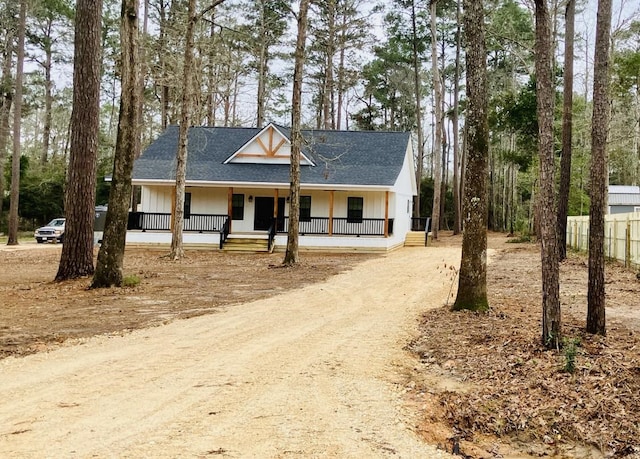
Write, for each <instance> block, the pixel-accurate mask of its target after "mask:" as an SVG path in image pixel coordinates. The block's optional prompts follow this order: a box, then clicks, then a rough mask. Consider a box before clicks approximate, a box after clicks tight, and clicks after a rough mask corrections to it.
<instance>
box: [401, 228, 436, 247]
mask: <svg viewBox="0 0 640 459" xmlns="http://www.w3.org/2000/svg"><path fill="white" fill-rule="evenodd" d="M429 237H431V233H429ZM426 245H429V244H428V243H427V244H426ZM404 246H405V247H425V234H424V231H410V232H408V233H407V236H406V237H405V240H404Z"/></svg>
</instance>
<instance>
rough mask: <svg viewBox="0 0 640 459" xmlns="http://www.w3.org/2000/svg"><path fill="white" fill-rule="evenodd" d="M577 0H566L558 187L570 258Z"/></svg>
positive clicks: (561, 251) (563, 247)
mask: <svg viewBox="0 0 640 459" xmlns="http://www.w3.org/2000/svg"><path fill="white" fill-rule="evenodd" d="M575 19H576V2H575V0H567V9H566V12H565V36H564V88H563V89H564V96H563V106H562V158H561V160H560V189H559V191H558V260H560V261H562V260H564V259H565V258H567V215H568V213H569V191H570V188H571V150H572V145H571V141H572V135H571V134H572V129H573V50H574V46H573V44H574V35H575V33H574V28H575Z"/></svg>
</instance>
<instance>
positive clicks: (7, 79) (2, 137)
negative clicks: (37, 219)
mask: <svg viewBox="0 0 640 459" xmlns="http://www.w3.org/2000/svg"><path fill="white" fill-rule="evenodd" d="M12 56H13V36H12V35H11V34H10V33H9V28H7V33H6V43H5V47H4V51H3V54H2V58H3V61H2V75H0V171H4V167H5V163H6V158H7V143H8V142H9V118H10V113H11V104H12V102H13V88H12V86H13V81H12V79H11V63H12ZM6 186H7V184H6V181H5V175H4V173H2V174H0V193H1V194H2V196H4V192H5V189H6ZM2 201H3V200H2V199H0V222H1V221H2Z"/></svg>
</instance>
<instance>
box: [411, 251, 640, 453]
mask: <svg viewBox="0 0 640 459" xmlns="http://www.w3.org/2000/svg"><path fill="white" fill-rule="evenodd" d="M586 269H587V268H586V265H585V263H584V257H583V256H580V255H576V254H571V255H570V259H569V260H568V261H566V262H564V263H563V264H562V268H561V283H562V289H561V292H562V293H561V296H562V298H561V302H562V305H563V332H564V347H563V349H560V350H546V349H545V348H544V347H543V346H542V344H541V308H542V307H541V293H540V292H541V283H540V274H539V271H540V259H539V253H538V252H537V247H536V246H535V245H520V244H519V245H518V247H514V248H513V249H505V250H501V251H500V252H499V253H498V254H497V256H496V257H495V258H494V260H493V261H492V262H491V264H490V266H489V274H488V290H489V301H490V305H491V309H490V311H488V312H487V313H477V312H469V311H467V312H452V311H450V307H449V306H443V307H442V308H440V309H437V310H433V311H430V312H428V313H426V314H425V315H424V317H423V320H422V324H421V336H420V337H419V338H418V339H416V340H415V341H414V342H413V343H412V344H411V346H410V349H411V350H412V351H414V352H416V353H417V354H418V355H419V357H420V360H421V362H422V364H423V367H422V368H421V370H422V371H424V372H427V373H431V374H435V375H440V376H444V377H449V378H452V379H453V380H455V381H458V382H460V383H462V384H463V386H462V388H460V387H456V388H455V390H448V389H446V388H444V389H442V390H433V388H429V387H424V386H423V387H421V388H418V389H416V390H417V391H421V392H422V394H426V395H427V396H428V397H427V398H428V401H429V403H431V404H432V405H435V406H433V407H432V409H430V410H426V412H425V413H426V415H425V419H424V422H425V425H423V426H422V430H423V431H424V430H430V429H432V427H431V426H432V425H433V424H445V425H446V426H447V428H448V430H444V432H448V438H444V439H442V438H441V439H440V442H441V444H442V445H443V447H445V448H446V449H448V450H449V451H454V450H455V449H456V448H460V453H461V454H464V455H467V457H503V456H501V455H500V454H501V453H500V452H499V450H500V448H499V447H497V446H496V445H497V444H500V443H502V444H507V445H508V446H511V447H513V448H515V449H516V450H519V451H522V452H524V453H527V454H531V455H534V456H554V455H555V456H557V457H585V458H586V457H598V456H599V455H600V457H602V456H605V457H640V360H639V358H638V352H639V350H640V342H639V339H638V337H639V335H638V326H639V325H640V313H637V314H636V311H635V309H636V308H637V307H640V293H639V289H638V281H637V279H635V276H634V275H633V274H634V273H629V272H628V271H625V270H624V269H623V268H621V267H620V266H617V265H613V264H611V265H609V266H608V267H607V304H608V311H607V314H608V317H611V319H610V320H609V321H608V329H607V336H606V337H602V336H593V335H590V334H587V333H586V332H585V331H584V326H585V325H584V322H585V320H586V288H587V287H586V286H587V284H586ZM621 298H623V301H621ZM616 309H618V311H616ZM571 366H573V367H574V368H573V371H572V372H570V371H568V370H571ZM427 435H428V434H427ZM478 444H482V445H483V446H484V447H483V448H476V447H475V446H477V445H478ZM465 445H468V446H469V448H468V449H467V450H466V451H465ZM472 445H475V446H472ZM600 453H601V454H600Z"/></svg>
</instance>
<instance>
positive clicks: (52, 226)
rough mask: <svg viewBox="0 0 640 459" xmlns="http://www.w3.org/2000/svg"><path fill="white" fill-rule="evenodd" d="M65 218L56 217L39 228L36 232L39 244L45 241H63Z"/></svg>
mask: <svg viewBox="0 0 640 459" xmlns="http://www.w3.org/2000/svg"><path fill="white" fill-rule="evenodd" d="M64 222H65V219H64V218H54V219H53V220H51V221H50V222H49V223H47V226H43V227H41V228H38V229H37V230H36V232H35V234H34V236H35V238H36V241H37V242H38V244H42V243H43V242H49V241H52V242H62V240H63V239H64Z"/></svg>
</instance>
